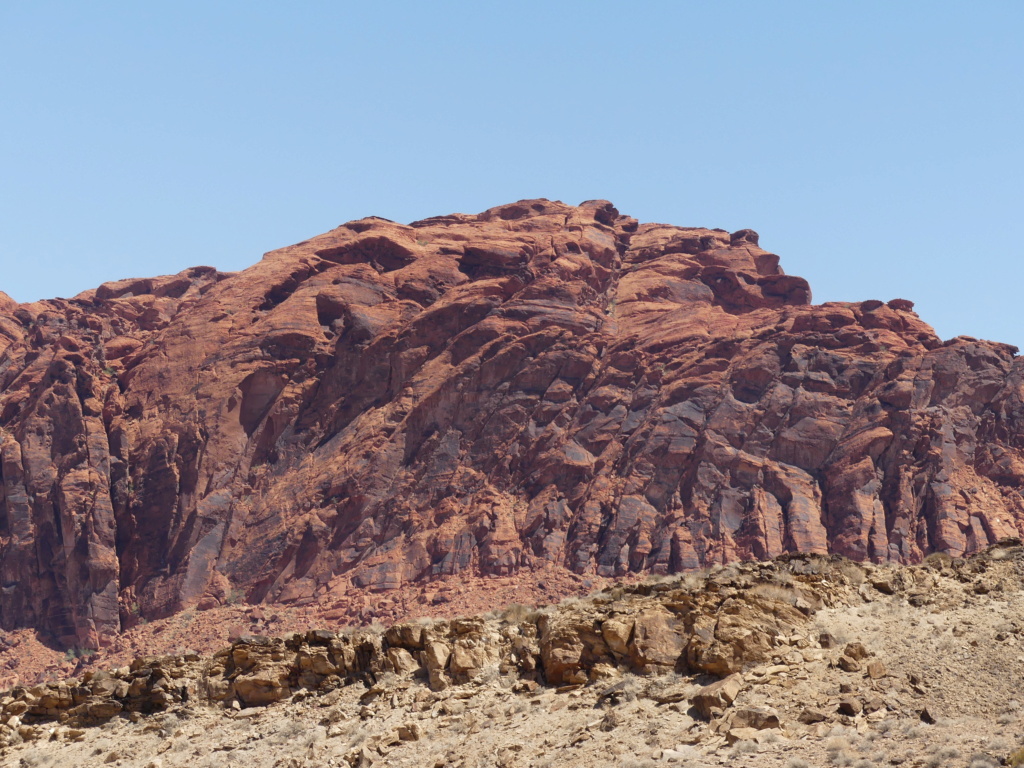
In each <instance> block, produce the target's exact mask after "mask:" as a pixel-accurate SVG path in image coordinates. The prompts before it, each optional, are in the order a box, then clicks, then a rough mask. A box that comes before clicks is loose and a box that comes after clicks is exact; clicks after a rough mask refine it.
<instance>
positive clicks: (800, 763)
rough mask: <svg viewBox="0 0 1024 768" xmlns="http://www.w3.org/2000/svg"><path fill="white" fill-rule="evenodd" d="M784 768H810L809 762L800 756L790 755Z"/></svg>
mask: <svg viewBox="0 0 1024 768" xmlns="http://www.w3.org/2000/svg"><path fill="white" fill-rule="evenodd" d="M786 768H811V764H810V763H808V762H807V761H806V760H804V759H803V758H802V757H791V758H789V760H787V761H786Z"/></svg>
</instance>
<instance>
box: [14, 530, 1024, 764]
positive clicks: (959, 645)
mask: <svg viewBox="0 0 1024 768" xmlns="http://www.w3.org/2000/svg"><path fill="white" fill-rule="evenodd" d="M1022 580H1024V548H1022V547H1021V546H1020V542H1019V540H1018V541H1013V542H1005V543H1004V544H1002V545H1000V546H997V547H994V548H991V549H990V550H988V551H986V552H984V553H982V554H980V555H978V556H975V557H973V558H971V559H970V560H967V561H962V560H952V559H951V558H948V557H942V556H937V555H932V556H931V557H929V558H928V560H927V561H926V562H925V563H924V564H923V565H921V566H912V567H905V566H896V565H884V566H872V565H858V564H855V563H852V562H850V561H846V560H844V559H843V558H839V557H835V556H832V557H826V556H820V555H798V556H792V557H790V556H787V557H784V558H781V559H779V560H777V561H774V562H767V563H748V564H742V565H731V566H716V567H715V568H713V569H712V570H711V571H710V572H709V573H695V574H688V575H685V576H676V577H662V578H655V579H651V580H647V581H646V582H643V583H639V584H635V585H632V586H628V585H619V586H615V587H611V588H609V589H606V590H603V591H602V592H600V593H597V594H595V595H593V596H591V597H590V598H587V599H583V600H580V599H572V600H569V601H566V602H563V603H562V604H560V605H558V606H546V607H543V608H540V609H538V610H530V609H528V608H525V607H523V606H514V607H512V608H510V609H507V610H505V611H495V612H493V613H491V614H490V615H487V616H477V617H463V618H459V619H453V620H436V621H435V620H424V621H419V622H407V623H404V624H399V625H394V626H391V627H389V628H387V629H362V630H348V631H344V632H340V633H335V632H329V631H324V630H311V631H308V632H306V633H304V634H296V635H292V636H290V637H287V638H269V637H243V638H241V639H240V640H238V641H237V642H235V643H233V644H232V645H231V646H230V647H226V648H224V649H222V650H220V651H219V652H217V653H215V654H214V655H213V656H212V657H205V658H203V657H200V656H199V655H198V654H195V653H192V652H188V651H185V652H182V653H179V654H178V655H176V656H169V657H163V658H153V657H149V658H140V659H136V660H135V661H134V662H133V663H132V664H131V665H130V666H126V667H123V668H120V669H113V670H105V671H97V672H90V673H88V674H86V675H84V676H82V677H80V678H77V679H73V680H66V681H60V682H57V683H52V684H48V685H40V686H35V687H32V688H18V689H15V690H13V691H10V692H8V693H7V694H5V695H0V759H2V760H3V764H5V765H15V764H17V765H20V766H25V767H26V768H28V767H30V766H39V767H42V766H59V765H67V764H69V761H70V762H71V763H73V764H75V765H83V766H86V765H105V764H113V765H121V766H138V767H139V768H142V767H143V766H146V767H147V768H171V767H172V766H195V767H197V768H198V767H200V766H221V765H228V764H230V765H235V764H239V765H241V764H244V765H247V766H254V768H257V767H259V766H266V767H267V768H270V767H271V766H290V767H293V768H299V767H300V766H363V767H364V768H365V766H372V765H389V766H401V765H409V766H424V765H425V766H434V767H435V768H444V767H445V766H451V767H452V768H455V767H457V766H458V767H460V768H470V767H471V766H499V767H500V768H527V767H528V766H533V767H535V768H548V767H550V766H555V765H557V766H569V767H572V766H581V767H582V766H587V767H589V766H606V765H607V766H611V765H616V766H628V767H630V768H645V767H646V766H653V765H655V764H665V763H674V764H679V765H689V766H711V765H715V766H717V765H744V766H749V767H751V768H760V767H761V766H765V767H767V766H783V765H785V766H787V768H807V767H808V766H809V765H819V766H824V765H835V766H851V765H855V766H857V767H858V768H870V767H871V766H885V765H905V766H908V768H910V767H914V768H924V767H925V766H927V768H938V767H939V766H943V765H949V766H971V768H994V766H996V765H998V764H999V763H1000V762H1002V761H1005V760H1006V759H1007V758H1008V757H1010V756H1011V755H1012V754H1013V753H1014V752H1015V751H1016V750H1018V749H1019V748H1020V746H1021V744H1022V740H1024V718H1022V714H1024V710H1022V709H1021V704H1020V700H1019V688H1018V685H1017V681H1018V680H1019V679H1020V675H1021V674H1022V673H1024V657H1022V656H1021V653H1022V649H1021V643H1022V642H1024V591H1022V583H1024V581H1022ZM1022 755H1024V753H1022ZM1011 764H1015V763H1012V762H1011Z"/></svg>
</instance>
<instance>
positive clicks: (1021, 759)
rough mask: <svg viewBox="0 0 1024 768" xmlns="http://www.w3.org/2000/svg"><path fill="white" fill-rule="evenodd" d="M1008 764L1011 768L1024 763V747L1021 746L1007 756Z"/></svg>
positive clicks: (1016, 767)
mask: <svg viewBox="0 0 1024 768" xmlns="http://www.w3.org/2000/svg"><path fill="white" fill-rule="evenodd" d="M1006 764H1007V765H1008V766H1010V768H1019V766H1022V765H1024V747H1021V748H1020V749H1018V750H1017V751H1016V752H1014V753H1013V754H1011V755H1010V756H1009V757H1008V758H1006Z"/></svg>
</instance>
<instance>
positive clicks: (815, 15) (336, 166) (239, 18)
mask: <svg viewBox="0 0 1024 768" xmlns="http://www.w3.org/2000/svg"><path fill="white" fill-rule="evenodd" d="M1022 33H1024V3H1021V2H975V3H963V2H959V3H953V2H923V1H921V2H911V1H906V2H899V3H893V2H858V3H838V2H813V1H812V0H806V2H753V1H751V2H729V1H728V0H725V1H723V2H712V1H711V0H707V1H706V2H683V1H682V0H676V1H666V2H632V3H624V2H614V3H613V2H600V1H597V0H588V1H587V2H543V3H542V2H527V1H524V0H520V2H515V3H487V2H480V1H479V0H477V1H476V2H458V3H457V2H429V3H428V2H391V3H367V2H361V3H344V2H323V3H315V2H305V3H292V4H285V3H281V2H274V3H270V2H220V3H218V2H186V1H183V0H176V1H175V2H145V3H129V2H87V3H85V2H64V3H58V2H46V1H45V0H38V1H36V2H31V3H27V2H26V3H16V2H13V1H12V2H0V116H2V119H0V290H3V291H6V292H7V293H9V294H11V295H12V296H13V297H14V298H16V299H18V300H21V301H28V300H35V299H38V298H44V297H49V296H69V295H73V294H75V293H77V292H79V291H81V290H84V289H86V288H89V287H93V286H95V285H97V284H99V283H101V282H104V281H106V280H113V279H119V278H122V277H128V276H142V275H151V274H166V273H170V272H176V271H178V270H180V269H183V268H185V267H188V266H192V265H195V264H210V265H213V266H216V267H218V268H220V269H224V270H234V269H240V268H243V267H245V266H247V265H249V264H251V263H253V262H254V261H256V260H258V259H259V258H260V256H261V254H262V253H263V252H265V251H268V250H271V249H273V248H276V247H279V246H282V245H286V244H289V243H292V242H296V241H299V240H302V239H305V238H307V237H309V236H312V235H314V234H317V233H320V232H323V231H325V230H327V229H330V228H332V227H334V226H337V225H338V224H340V223H342V222H344V221H347V220H350V219H354V218H359V217H362V216H364V215H371V214H373V215H380V216H385V217H387V218H390V219H395V220H398V221H410V220H413V219H417V218H421V217H424V216H429V215H434V214H442V213H449V212H452V211H463V212H477V211H480V210H483V209H485V208H488V207H490V206H492V205H497V204H499V203H504V202H509V201H512V200H516V199H519V198H524V197H548V198H552V199H560V200H563V201H565V202H568V203H578V202H581V201H583V200H585V199H589V198H607V199H610V200H612V201H613V202H614V203H615V204H616V205H617V206H618V207H619V209H620V210H621V211H622V212H624V213H628V214H630V215H632V216H636V217H637V218H639V219H641V220H643V221H664V222H669V223H673V224H680V225H687V226H708V227H723V228H725V229H729V230H735V229H740V228H743V227H752V228H754V229H757V230H758V231H759V232H760V233H761V243H762V245H763V246H764V247H766V248H768V249H770V250H773V251H775V252H777V253H779V254H780V255H781V256H782V265H783V267H784V268H785V269H786V271H787V272H789V273H791V274H798V275H802V276H804V277H806V278H808V279H809V280H810V281H811V285H812V287H813V290H814V295H815V300H816V301H829V300H862V299H868V298H879V299H890V298H894V297H903V298H908V299H913V300H915V301H916V302H917V309H918V311H919V312H920V314H921V315H922V317H924V318H925V319H926V320H928V321H929V322H931V323H932V324H933V325H934V326H935V327H936V329H937V330H938V332H939V333H940V335H942V336H944V337H951V336H955V335H958V334H969V335H974V336H980V337H986V338H992V339H996V340H1000V341H1007V342H1010V343H1016V344H1017V345H1019V346H1021V347H1024V329H1022V327H1021V326H1022V322H1021V320H1022V314H1024V310H1022V305H1024V302H1022V291H1021V278H1022V277H1024V253H1022V251H1024V246H1022V237H1021V233H1020V232H1019V231H1018V229H1017V227H1018V226H1019V225H1020V224H1021V222H1022V215H1021V214H1022V201H1024V198H1022V191H1024V190H1022V185H1024V138H1022V137H1024V125H1022V122H1024V121H1022V115H1024V44H1022V43H1021V35H1022Z"/></svg>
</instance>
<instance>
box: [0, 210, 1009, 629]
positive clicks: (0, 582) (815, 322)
mask: <svg viewBox="0 0 1024 768" xmlns="http://www.w3.org/2000/svg"><path fill="white" fill-rule="evenodd" d="M1015 353H1016V350H1015V349H1014V348H1012V347H1009V346H1007V345H1002V344H997V343H992V342H983V341H978V340H975V339H970V338H966V337H960V338H957V339H953V340H952V341H948V342H943V341H941V340H940V339H938V338H937V337H936V336H935V334H934V332H933V331H932V329H931V328H930V327H929V326H928V325H926V324H925V323H924V322H922V321H921V320H920V319H919V318H918V317H917V315H916V314H915V313H914V312H913V311H912V305H911V303H910V302H908V301H904V300H893V301H890V302H888V303H887V304H886V303H882V302H881V301H865V302H862V303H854V304H838V303H830V304H825V305H812V304H811V303H810V290H809V288H808V286H807V283H806V282H805V281H804V280H802V279H801V278H798V277H792V276H787V275H785V274H784V273H783V272H782V270H781V269H780V268H779V260H778V257H777V256H775V255H773V254H771V253H768V252H766V251H764V250H763V249H761V248H760V246H759V245H758V237H757V235H756V234H755V233H754V232H752V231H750V230H742V231H739V232H734V233H731V234H730V233H727V232H724V231H721V230H712V229H697V228H683V227H674V226H667V225H661V224H641V223H639V222H637V221H636V220H635V219H632V218H629V217H627V216H622V215H620V214H619V213H618V211H616V210H615V208H613V207H612V206H611V204H609V203H606V202H603V201H597V202H589V203H584V204H582V205H581V206H578V207H572V206H567V205H563V204H561V203H554V202H549V201H546V200H530V201H521V202H519V203H515V204H511V205H506V206H502V207H499V208H494V209H491V210H489V211H486V212H484V213H482V214H479V215H475V216H471V215H462V214H456V215H451V216H442V217H437V218H433V219H427V220H424V221H420V222H414V223H413V224H411V225H408V226H403V225H399V224H395V223H393V222H389V221H386V220H383V219H377V218H369V219H363V220H360V221H354V222H350V223H348V224H345V225H343V226H341V227H339V228H337V229H335V230H332V231H331V232H328V233H326V234H324V235H320V236H319V237H316V238H313V239H312V240H308V241H305V242H303V243H299V244H297V245H294V246H291V247H288V248H283V249H281V250H278V251H273V252H271V253H268V254H267V255H266V256H265V257H264V258H263V260H262V261H261V262H260V263H258V264H256V265H255V266H253V267H251V268H249V269H247V270H245V271H243V272H240V273H237V274H223V273H218V272H217V271H216V270H213V269H211V268H205V267H198V268H194V269H191V270H187V271H185V272H183V273H181V274H179V275H174V276H170V277H161V278H152V279H136V280H124V281H120V282H117V283H108V284H104V285H102V286H100V287H99V288H98V289H96V290H94V291H89V292H86V293H84V294H81V295H79V296H77V297H75V298H74V299H70V300H64V299H55V300H52V301H43V302H37V303H33V304H21V305H18V304H16V303H14V302H13V301H10V300H8V299H6V297H0V427H2V432H0V623H2V625H3V626H4V627H7V628H11V627H15V626H35V627H38V628H39V629H41V630H45V631H48V632H52V633H53V634H55V635H56V636H57V637H58V638H59V639H61V640H62V641H63V642H66V643H69V644H74V645H78V646H84V647H97V646H99V645H102V644H103V643H104V642H105V638H108V637H110V636H111V635H112V634H114V633H116V632H117V631H118V629H119V628H120V627H121V626H122V623H123V622H125V621H128V620H131V617H133V616H144V617H149V618H155V617H160V616H166V615H169V614H171V613H173V612H175V611H177V610H180V609H182V608H183V607H187V606H192V605H199V606H200V607H203V606H209V605H215V604H217V603H220V602H225V601H227V600H229V599H237V598H238V597H244V598H245V599H248V600H250V601H271V602H273V601H281V602H297V603H300V604H301V603H303V602H305V603H309V602H312V601H316V600H319V599H322V598H323V597H324V596H325V595H327V594H329V593H331V592H332V591H337V590H341V589H343V588H359V589H367V590H396V589H403V588H406V587H409V586H410V585H415V584H421V583H423V582H425V581H429V580H431V579H433V578H438V577H443V576H452V575H458V574H460V573H468V572H472V573H474V574H478V575H479V574H484V575H486V574H494V575H505V576H507V575H510V574H515V573H517V572H520V571H522V570H524V569H528V570H531V571H532V570H535V569H538V568H560V569H568V570H570V571H572V572H575V573H579V574H586V573H594V574H597V575H600V576H603V577H620V576H623V575H626V574H629V573H634V572H643V571H652V572H656V573H666V572H674V571H681V570H685V569H690V568H696V567H700V566H705V565H708V564H712V563H721V562H728V561H732V560H745V559H764V558H771V557H774V556H777V555H779V554H781V553H784V552H797V551H799V552H811V553H831V552H834V553H839V554H842V555H845V556H848V557H851V558H853V559H857V560H872V561H876V562H887V561H900V562H918V561H920V560H921V558H922V557H923V556H924V555H926V554H927V553H929V552H933V551H943V552H948V553H951V554H954V555H961V554H964V553H970V552H973V551H976V550H979V549H982V548H984V547H985V546H987V545H989V544H990V543H992V542H994V541H996V540H998V539H1000V538H1002V537H1005V536H1011V535H1017V534H1018V532H1019V531H1020V528H1021V525H1022V521H1024V502H1022V498H1021V488H1022V485H1024V403H1022V396H1024V384H1022V372H1024V366H1022V364H1021V362H1020V359H1019V358H1017V357H1016V356H1015Z"/></svg>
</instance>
